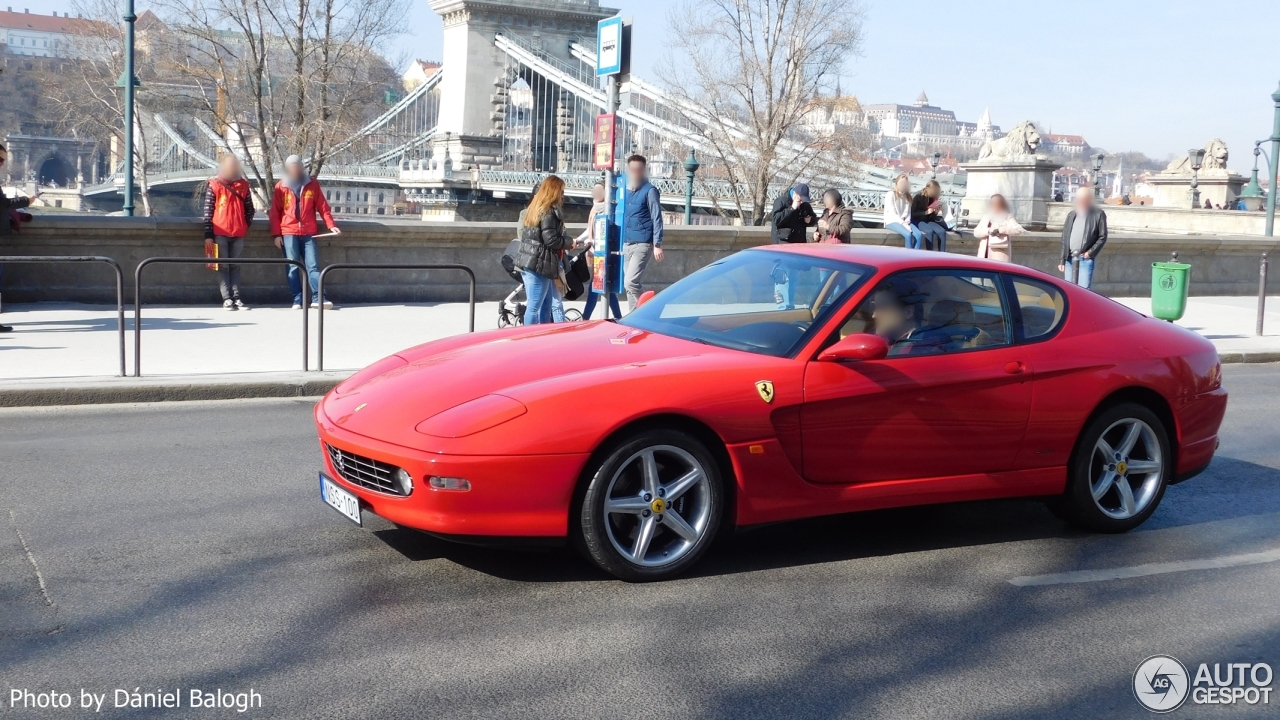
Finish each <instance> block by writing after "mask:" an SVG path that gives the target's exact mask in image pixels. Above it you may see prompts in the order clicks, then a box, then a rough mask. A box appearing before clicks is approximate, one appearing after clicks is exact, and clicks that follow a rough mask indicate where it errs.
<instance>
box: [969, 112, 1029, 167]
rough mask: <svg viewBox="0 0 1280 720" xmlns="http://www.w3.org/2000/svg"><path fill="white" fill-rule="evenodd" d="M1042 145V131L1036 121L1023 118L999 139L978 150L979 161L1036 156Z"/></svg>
mask: <svg viewBox="0 0 1280 720" xmlns="http://www.w3.org/2000/svg"><path fill="white" fill-rule="evenodd" d="M1038 147H1040V131H1039V130H1037V129H1036V126H1035V123H1033V122H1031V121H1030V120H1023V121H1022V122H1020V123H1018V124H1017V125H1014V126H1013V129H1012V130H1010V131H1009V133H1008V134H1007V135H1005V136H1004V137H1002V138H1000V139H999V140H991V141H989V142H987V143H985V144H984V145H983V146H982V149H981V150H979V151H978V161H979V162H981V161H983V160H1009V159H1012V158H1025V157H1029V156H1034V155H1035V154H1036V148H1038Z"/></svg>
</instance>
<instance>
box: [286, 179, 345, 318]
mask: <svg viewBox="0 0 1280 720" xmlns="http://www.w3.org/2000/svg"><path fill="white" fill-rule="evenodd" d="M284 172H285V178H284V179H283V180H281V181H280V182H278V183H276V187H275V190H274V191H273V192H272V194H271V212H270V213H269V215H270V217H271V235H272V237H273V238H274V239H275V243H276V247H277V248H280V249H282V250H283V251H284V256H285V257H287V258H289V259H290V260H297V261H299V262H301V263H303V264H304V265H305V266H306V268H307V280H308V282H309V283H310V286H311V287H310V290H311V303H312V304H316V303H319V302H320V288H319V285H320V248H319V247H318V246H317V244H316V240H315V235H316V230H317V228H318V225H317V224H316V215H317V214H319V215H320V217H321V219H323V220H324V224H325V227H327V228H328V229H329V232H331V233H333V234H334V235H341V234H342V231H341V230H339V229H338V224H337V223H336V222H334V220H333V212H332V211H331V210H330V209H329V201H328V200H326V199H325V197H324V191H323V190H321V189H320V182H319V181H318V180H316V179H315V178H313V177H311V176H310V175H308V174H307V170H306V168H305V167H303V165H302V158H300V157H298V156H297V155H290V156H289V157H288V158H286V159H285V161H284ZM289 290H290V291H291V292H293V309H294V310H300V309H302V305H303V302H304V301H305V298H303V296H302V277H301V273H300V272H298V268H297V267H295V266H293V265H290V266H289ZM324 307H325V309H326V310H327V309H329V308H331V307H333V303H331V302H329V300H328V299H325V300H324Z"/></svg>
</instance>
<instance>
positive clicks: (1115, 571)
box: [1009, 548, 1280, 587]
mask: <svg viewBox="0 0 1280 720" xmlns="http://www.w3.org/2000/svg"><path fill="white" fill-rule="evenodd" d="M1276 561H1280V548H1276V549H1275V550H1267V551H1265V552H1256V553H1245V554H1242V555H1222V556H1219V557H1213V558H1204V559H1203V560H1182V561H1179V562H1163V563H1148V564H1146V565H1133V566H1130V567H1118V568H1107V569H1105V570H1076V571H1074V572H1064V573H1053V574H1052V575H1019V576H1018V577H1015V578H1010V579H1009V584H1011V585H1017V586H1018V587H1031V586H1036V585H1065V584H1068V583H1087V582H1102V581H1104V580H1124V579H1126V578H1135V577H1146V576H1147V575H1164V574H1166V573H1176V572H1187V571H1188V570H1217V569H1220V568H1230V567H1240V566H1242V565H1260V564H1262V563H1271V562H1276Z"/></svg>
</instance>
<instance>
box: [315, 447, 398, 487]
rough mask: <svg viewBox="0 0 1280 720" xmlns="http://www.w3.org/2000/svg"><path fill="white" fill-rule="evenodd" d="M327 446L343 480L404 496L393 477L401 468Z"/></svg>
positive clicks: (330, 457)
mask: <svg viewBox="0 0 1280 720" xmlns="http://www.w3.org/2000/svg"><path fill="white" fill-rule="evenodd" d="M325 447H326V448H328V449H329V459H330V460H332V461H333V468H334V469H335V470H337V471H338V474H339V475H341V476H342V479H343V480H346V481H347V482H349V483H352V484H354V485H359V486H360V487H363V488H368V489H369V490H375V491H377V492H382V493H387V494H390V495H401V496H403V495H402V493H401V492H400V490H399V489H398V488H397V487H396V483H395V480H394V479H393V478H394V476H395V473H396V471H397V470H399V469H400V468H398V467H396V466H395V465H388V464H387V463H384V462H380V461H378V460H374V459H372V458H367V457H364V456H363V455H356V454H355V453H353V452H349V451H347V450H339V449H338V448H336V447H334V446H332V445H325Z"/></svg>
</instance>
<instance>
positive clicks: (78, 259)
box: [0, 255, 136, 377]
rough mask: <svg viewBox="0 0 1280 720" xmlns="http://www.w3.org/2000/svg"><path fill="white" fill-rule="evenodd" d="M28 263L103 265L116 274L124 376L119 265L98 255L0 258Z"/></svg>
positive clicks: (122, 280)
mask: <svg viewBox="0 0 1280 720" xmlns="http://www.w3.org/2000/svg"><path fill="white" fill-rule="evenodd" d="M5 263H28V264H36V263H39V264H46V263H48V264H54V263H105V264H107V265H110V266H111V269H112V270H115V272H116V331H117V332H118V333H119V336H120V377H124V376H125V374H126V371H125V366H124V345H125V343H124V271H123V270H121V269H120V263H118V262H116V261H115V260H112V259H111V258H109V257H102V256H100V255H12V256H10V255H5V256H0V264H5ZM135 327H136V325H135Z"/></svg>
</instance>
